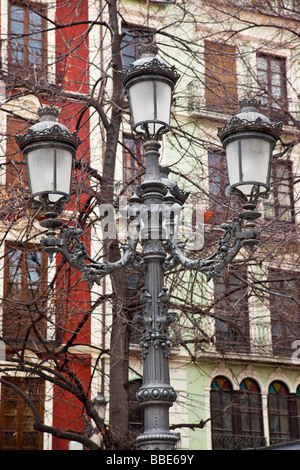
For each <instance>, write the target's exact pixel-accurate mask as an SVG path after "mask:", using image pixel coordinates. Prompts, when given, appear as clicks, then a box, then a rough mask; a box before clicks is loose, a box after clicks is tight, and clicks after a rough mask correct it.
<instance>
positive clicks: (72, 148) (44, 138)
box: [16, 107, 80, 206]
mask: <svg viewBox="0 0 300 470" xmlns="http://www.w3.org/2000/svg"><path fill="white" fill-rule="evenodd" d="M58 113H59V111H58V110H57V109H55V108H48V107H47V108H42V109H39V111H38V116H39V118H40V122H38V123H37V124H34V125H33V126H32V127H31V128H30V129H29V130H28V131H27V133H26V134H25V135H23V136H16V139H17V142H18V144H19V146H20V148H21V150H22V151H23V154H24V156H25V160H26V165H27V175H28V181H29V189H30V196H31V197H32V198H33V199H34V200H37V201H42V202H43V203H44V204H46V205H47V204H48V205H49V206H51V205H54V204H56V203H57V202H58V201H60V202H67V201H68V200H69V198H70V190H71V175H72V166H73V158H74V157H75V154H76V150H77V147H78V145H79V143H80V140H79V139H78V137H77V134H76V133H73V134H72V133H71V132H70V131H69V129H68V128H67V127H65V126H64V125H63V124H61V123H58V122H57V119H56V118H57V116H58Z"/></svg>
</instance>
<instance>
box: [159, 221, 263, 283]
mask: <svg viewBox="0 0 300 470" xmlns="http://www.w3.org/2000/svg"><path fill="white" fill-rule="evenodd" d="M221 227H222V229H223V230H224V234H222V235H221V236H220V238H219V241H218V246H217V249H216V251H215V252H214V253H213V254H212V255H211V256H209V257H207V258H204V259H199V258H198V259H191V258H188V257H187V256H186V255H185V254H184V251H183V244H182V243H178V242H176V241H175V240H174V238H173V237H172V238H171V239H170V240H169V241H168V246H169V250H170V251H171V256H172V258H173V260H174V261H175V262H176V264H180V265H181V266H182V267H183V268H185V269H188V270H195V271H198V272H201V273H203V274H205V275H206V277H207V279H208V280H210V279H216V278H218V277H220V276H221V275H222V273H223V271H224V269H225V267H226V266H227V265H228V264H230V263H231V262H232V261H233V260H234V258H235V257H236V256H237V254H238V253H239V251H240V249H241V248H242V246H244V245H247V244H250V241H251V242H252V243H253V241H254V240H256V239H257V238H259V231H258V230H257V229H255V228H253V229H251V230H249V229H248V230H243V229H242V226H241V222H240V220H239V219H238V218H234V219H233V220H230V221H228V222H226V223H224V224H222V225H221Z"/></svg>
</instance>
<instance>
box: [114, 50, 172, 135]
mask: <svg viewBox="0 0 300 470" xmlns="http://www.w3.org/2000/svg"><path fill="white" fill-rule="evenodd" d="M139 52H140V54H141V57H140V59H137V60H136V61H135V62H133V63H132V64H131V65H130V66H129V68H128V69H127V70H126V71H125V72H124V74H123V81H124V86H125V90H126V93H127V96H128V101H129V106H130V114H131V126H132V128H133V130H134V131H135V132H136V133H138V134H141V135H142V136H145V137H146V138H147V139H150V138H157V137H158V136H160V135H162V134H163V133H165V132H167V131H168V130H169V127H170V114H171V101H172V92H173V89H174V86H175V83H176V81H177V80H178V78H179V75H178V73H177V72H176V70H175V68H174V67H169V66H168V65H167V64H166V63H165V62H163V61H162V60H161V59H158V58H156V54H157V52H158V48H157V46H156V45H154V44H151V45H145V46H141V47H140V49H139Z"/></svg>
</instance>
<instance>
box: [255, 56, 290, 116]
mask: <svg viewBox="0 0 300 470" xmlns="http://www.w3.org/2000/svg"><path fill="white" fill-rule="evenodd" d="M259 58H262V59H264V60H266V62H267V70H266V79H267V80H266V84H264V83H263V82H262V80H260V78H259V74H260V72H262V69H261V68H259V64H258V60H259ZM286 60H287V59H286V57H283V56H277V55H273V54H268V53H264V52H259V53H257V54H256V68H257V84H258V86H259V87H260V88H261V89H260V90H259V93H258V98H259V97H264V96H265V97H266V102H265V103H264V102H263V100H262V103H261V109H262V110H263V112H264V113H265V114H267V115H268V116H269V118H270V119H271V121H283V123H284V124H287V122H288V117H287V115H286V114H285V112H284V111H288V94H287V73H286V72H287V64H286ZM273 62H274V63H275V62H276V63H278V64H280V72H281V73H280V87H279V89H280V91H281V92H282V97H281V98H280V99H278V100H277V101H279V102H280V108H278V107H276V106H275V107H274V102H275V99H274V95H273V93H272V91H273V88H274V87H273V84H272V77H273V75H274V74H273V73H272V63H273ZM263 86H264V87H267V89H263Z"/></svg>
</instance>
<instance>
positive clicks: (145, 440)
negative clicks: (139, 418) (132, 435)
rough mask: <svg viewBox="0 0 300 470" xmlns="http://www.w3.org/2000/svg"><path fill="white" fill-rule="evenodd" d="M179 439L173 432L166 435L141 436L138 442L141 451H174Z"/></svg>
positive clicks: (148, 434) (147, 434) (146, 434)
mask: <svg viewBox="0 0 300 470" xmlns="http://www.w3.org/2000/svg"><path fill="white" fill-rule="evenodd" d="M178 440H179V437H177V436H175V435H174V434H172V433H171V432H166V433H160V434H158V433H155V434H151V433H144V434H141V435H140V436H139V437H138V438H137V440H136V442H137V444H138V448H139V450H174V449H175V448H176V444H177V442H178Z"/></svg>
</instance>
